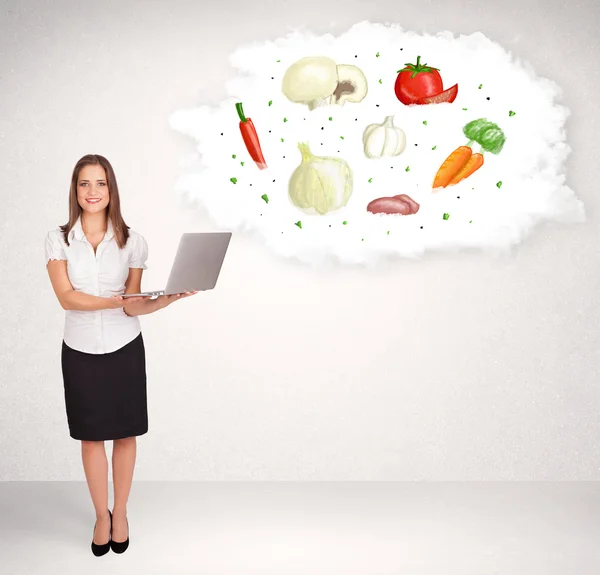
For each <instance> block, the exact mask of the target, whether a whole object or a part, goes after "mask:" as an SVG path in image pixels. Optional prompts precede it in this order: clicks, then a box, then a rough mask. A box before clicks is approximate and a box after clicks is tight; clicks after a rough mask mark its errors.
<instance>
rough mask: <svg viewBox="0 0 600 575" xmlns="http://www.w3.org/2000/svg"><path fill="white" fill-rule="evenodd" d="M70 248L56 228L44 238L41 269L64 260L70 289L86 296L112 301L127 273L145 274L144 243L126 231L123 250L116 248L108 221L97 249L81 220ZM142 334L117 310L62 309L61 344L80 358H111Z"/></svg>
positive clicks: (71, 236) (131, 319) (72, 233)
mask: <svg viewBox="0 0 600 575" xmlns="http://www.w3.org/2000/svg"><path fill="white" fill-rule="evenodd" d="M69 244H70V245H67V244H66V242H65V241H64V238H63V233H62V231H61V230H60V229H59V228H57V229H55V230H51V231H50V232H48V234H47V235H46V244H45V248H46V264H48V262H49V261H50V260H66V261H67V273H68V276H69V280H70V281H71V285H72V286H73V289H74V290H76V291H80V292H82V293H86V294H89V295H94V296H99V297H106V298H108V297H111V296H114V295H120V294H123V293H124V292H125V282H126V281H127V277H128V275H129V269H130V268H141V269H144V270H145V269H148V268H147V266H146V260H147V259H148V244H147V242H146V240H145V239H144V237H143V236H141V235H140V234H138V233H137V232H135V231H134V230H132V229H129V238H128V240H127V243H126V244H125V247H124V248H123V249H120V248H119V246H118V245H117V242H116V239H115V237H114V231H113V227H112V224H111V222H110V220H109V221H108V227H107V231H106V234H105V236H104V238H103V239H102V241H101V242H100V244H99V245H98V247H97V249H96V253H95V254H94V248H93V247H92V244H90V242H89V241H88V239H87V238H86V237H85V233H84V231H83V227H82V225H81V217H80V218H79V219H78V220H77V223H76V224H75V226H74V227H73V229H72V230H71V231H70V232H69ZM140 332H141V324H140V320H139V318H138V317H137V316H133V317H131V316H128V315H127V314H126V313H125V311H124V310H123V308H122V307H120V308H117V309H102V310H94V311H81V310H65V324H64V336H63V337H64V341H65V343H66V344H67V345H68V346H69V347H71V348H73V349H75V350H78V351H82V352H85V353H94V354H101V353H111V352H113V351H116V350H118V349H120V348H121V347H123V346H124V345H127V344H128V343H129V342H130V341H133V340H134V339H135V338H136V337H137V336H138V335H139V334H140Z"/></svg>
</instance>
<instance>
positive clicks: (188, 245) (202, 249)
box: [123, 232, 231, 298]
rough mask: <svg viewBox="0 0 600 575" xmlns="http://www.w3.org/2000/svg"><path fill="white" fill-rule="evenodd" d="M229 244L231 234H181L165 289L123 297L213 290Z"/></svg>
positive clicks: (129, 294)
mask: <svg viewBox="0 0 600 575" xmlns="http://www.w3.org/2000/svg"><path fill="white" fill-rule="evenodd" d="M230 240H231V232H208V233H186V234H182V236H181V239H180V240H179V247H178V248H177V253H176V254H175V259H174V260H173V266H172V267H171V273H170V274H169V279H168V281H167V287H166V288H165V289H163V290H159V291H147V292H143V293H128V294H123V297H124V298H127V297H136V296H159V295H172V294H176V293H184V292H186V291H190V292H191V291H196V290H198V291H205V290H210V289H213V288H214V287H215V285H216V284H217V279H218V277H219V273H220V272H221V267H222V265H223V260H224V259H225V254H226V252H227V248H228V246H229V241H230Z"/></svg>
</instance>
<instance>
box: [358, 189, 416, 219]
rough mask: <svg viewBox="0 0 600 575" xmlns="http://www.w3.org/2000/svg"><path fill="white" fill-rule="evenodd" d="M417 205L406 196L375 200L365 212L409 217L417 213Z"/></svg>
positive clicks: (400, 195)
mask: <svg viewBox="0 0 600 575" xmlns="http://www.w3.org/2000/svg"><path fill="white" fill-rule="evenodd" d="M419 208H420V206H419V204H417V202H415V201H414V200H413V199H412V198H411V197H410V196H407V195H406V194H399V195H397V196H392V197H384V198H377V199H376V200H373V201H372V202H370V203H369V205H368V206H367V211H369V212H371V213H372V214H400V215H403V216H410V215H412V214H416V213H417V212H418V211H419Z"/></svg>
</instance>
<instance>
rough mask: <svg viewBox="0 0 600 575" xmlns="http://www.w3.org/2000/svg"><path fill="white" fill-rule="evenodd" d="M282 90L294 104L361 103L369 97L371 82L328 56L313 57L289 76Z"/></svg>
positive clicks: (293, 68) (294, 67) (288, 72)
mask: <svg viewBox="0 0 600 575" xmlns="http://www.w3.org/2000/svg"><path fill="white" fill-rule="evenodd" d="M281 90H282V92H283V93H284V95H285V96H286V97H287V98H288V99H289V100H291V101H292V102H297V103H299V104H306V105H307V106H308V109H309V110H314V109H315V108H317V107H319V106H327V105H329V104H338V105H340V106H343V105H344V103H345V102H360V101H361V100H363V99H364V97H365V96H366V95H367V79H366V78H365V75H364V74H363V73H362V70H360V69H359V68H357V67H356V66H350V65H345V64H340V65H336V63H335V62H334V61H333V60H332V59H331V58H327V57H325V56H309V57H306V58H302V59H300V60H298V61H297V62H295V63H294V64H292V65H291V66H290V67H289V68H288V69H287V70H286V72H285V74H284V76H283V80H282V83H281Z"/></svg>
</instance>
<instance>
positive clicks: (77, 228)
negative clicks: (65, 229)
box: [69, 216, 115, 241]
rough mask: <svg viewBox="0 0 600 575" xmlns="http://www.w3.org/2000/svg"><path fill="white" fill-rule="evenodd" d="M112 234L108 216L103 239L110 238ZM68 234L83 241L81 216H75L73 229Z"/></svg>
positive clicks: (83, 233)
mask: <svg viewBox="0 0 600 575" xmlns="http://www.w3.org/2000/svg"><path fill="white" fill-rule="evenodd" d="M114 235H115V234H114V230H113V226H112V222H111V221H110V218H108V225H107V228H106V234H105V236H104V240H110V239H111V238H112V237H113V236H114ZM69 236H70V237H71V239H73V238H75V239H77V240H79V241H83V238H84V237H85V232H84V231H83V226H82V225H81V216H79V217H78V218H77V221H76V222H75V225H74V226H73V229H72V230H71V232H70V234H69ZM104 240H103V241H104Z"/></svg>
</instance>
